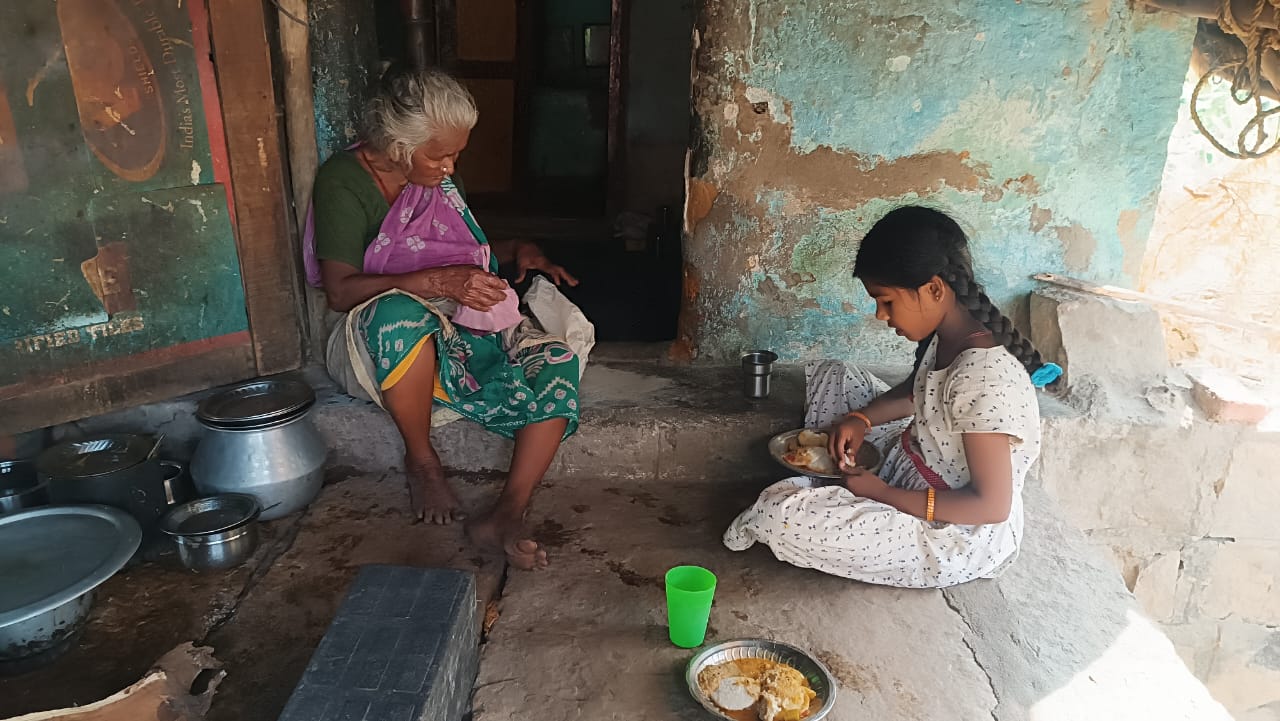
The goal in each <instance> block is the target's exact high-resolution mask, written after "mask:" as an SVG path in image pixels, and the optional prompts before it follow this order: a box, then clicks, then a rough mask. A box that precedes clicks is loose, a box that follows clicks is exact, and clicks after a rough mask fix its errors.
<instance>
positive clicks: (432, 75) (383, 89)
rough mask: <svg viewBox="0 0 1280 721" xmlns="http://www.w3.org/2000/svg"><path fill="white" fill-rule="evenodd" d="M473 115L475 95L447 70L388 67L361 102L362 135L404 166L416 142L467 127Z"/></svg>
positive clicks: (409, 161)
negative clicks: (371, 93)
mask: <svg viewBox="0 0 1280 721" xmlns="http://www.w3.org/2000/svg"><path fill="white" fill-rule="evenodd" d="M476 117H477V113H476V101H475V99H474V98H472V97H471V93H469V92H467V89H466V88H464V87H462V85H461V84H460V83H459V82H458V81H457V80H454V79H453V78H452V77H450V76H449V75H448V74H447V73H445V72H443V71H440V70H434V69H428V70H409V69H395V68H392V69H390V70H388V71H387V72H386V73H385V74H384V75H383V76H382V79H381V80H379V81H378V85H377V89H376V92H375V93H374V96H373V99H372V100H370V101H369V104H368V106H366V108H365V111H364V118H363V124H364V128H363V131H364V132H363V136H364V141H365V142H366V143H368V144H369V145H370V146H371V147H372V148H373V149H374V150H377V151H379V152H382V153H385V154H386V155H387V157H389V158H390V159H391V160H392V162H395V163H397V164H399V165H401V166H403V167H404V168H406V169H408V167H409V166H410V164H411V160H410V156H411V155H412V154H413V151H414V149H415V148H417V147H418V146H420V145H422V144H423V143H426V142H427V141H429V140H430V139H431V138H433V137H435V136H436V135H437V134H438V133H441V132H449V131H453V130H470V129H471V128H473V127H475V125H476Z"/></svg>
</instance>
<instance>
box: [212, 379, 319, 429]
mask: <svg viewBox="0 0 1280 721" xmlns="http://www.w3.org/2000/svg"><path fill="white" fill-rule="evenodd" d="M315 402H316V392H315V391H314V390H312V389H311V386H309V385H307V384H306V383H303V382H302V381H299V380H286V379H271V380H259V381H252V382H249V383H242V384H240V385H238V386H235V387H234V388H229V389H227V390H225V391H220V392H218V393H215V394H213V395H211V396H209V397H208V398H206V399H204V400H203V401H201V403H200V406H199V407H198V408H197V409H196V418H197V419H198V420H199V421H200V422H201V423H203V424H205V425H207V426H212V427H214V428H245V427H247V426H256V425H262V424H266V423H270V422H272V421H274V420H278V419H280V418H282V417H284V416H290V415H294V414H297V413H299V412H300V411H303V410H306V409H307V408H310V407H311V406H312V405H313V404H314V403H315Z"/></svg>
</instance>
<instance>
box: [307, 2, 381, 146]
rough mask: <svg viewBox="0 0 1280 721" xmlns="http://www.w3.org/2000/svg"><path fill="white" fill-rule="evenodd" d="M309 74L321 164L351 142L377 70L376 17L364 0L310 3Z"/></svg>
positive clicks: (371, 6) (353, 140)
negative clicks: (313, 95)
mask: <svg viewBox="0 0 1280 721" xmlns="http://www.w3.org/2000/svg"><path fill="white" fill-rule="evenodd" d="M308 17H309V19H310V31H311V37H310V40H311V75H312V83H313V88H314V94H315V108H316V111H315V112H316V146H317V147H318V148H319V151H320V162H321V163H323V162H324V161H325V160H327V159H328V158H329V156H330V155H332V154H333V153H335V152H337V151H339V150H341V149H343V148H345V147H346V146H348V145H350V144H351V143H353V142H355V140H356V134H357V123H358V121H359V119H360V113H361V111H362V108H363V106H364V101H365V97H366V91H367V89H368V86H369V83H370V82H371V81H372V80H373V79H374V78H376V74H377V70H378V37H377V17H376V14H375V12H374V4H373V3H370V2H364V1H363V0H312V2H311V5H310V9H309V14H308Z"/></svg>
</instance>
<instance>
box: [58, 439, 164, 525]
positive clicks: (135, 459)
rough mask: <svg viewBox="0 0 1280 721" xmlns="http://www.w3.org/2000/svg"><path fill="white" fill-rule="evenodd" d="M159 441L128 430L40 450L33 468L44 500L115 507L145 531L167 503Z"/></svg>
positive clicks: (162, 511) (161, 513)
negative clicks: (45, 491) (46, 497)
mask: <svg viewBox="0 0 1280 721" xmlns="http://www.w3.org/2000/svg"><path fill="white" fill-rule="evenodd" d="M159 445H160V439H159V438H157V437H155V436H144V435H136V434H128V433H118V434H112V435H106V436H98V437H96V438H89V439H85V440H78V441H66V442H63V443H59V444H58V445H56V446H53V447H51V448H49V449H47V450H46V451H45V452H44V453H41V454H40V457H39V458H38V459H37V460H36V468H37V469H38V470H39V472H40V477H41V478H43V479H44V480H45V481H46V482H47V484H48V487H49V500H50V502H52V503H101V504H103V505H107V506H115V507H116V508H120V509H122V510H125V511H127V512H129V514H130V515H132V516H133V517H134V518H135V519H137V521H138V525H140V526H142V527H143V529H147V528H150V527H152V526H154V525H155V522H156V520H157V519H159V518H160V516H162V515H163V514H164V512H165V509H166V508H167V506H168V503H167V499H166V497H165V486H164V477H165V472H164V469H163V468H162V467H161V465H160V461H159V460H158V459H157V458H156V457H155V451H156V448H157V447H158V446H159Z"/></svg>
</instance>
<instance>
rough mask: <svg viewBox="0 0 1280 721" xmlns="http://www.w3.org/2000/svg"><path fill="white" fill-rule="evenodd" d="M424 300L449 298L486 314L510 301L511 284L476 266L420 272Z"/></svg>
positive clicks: (451, 266) (460, 266) (458, 266)
mask: <svg viewBox="0 0 1280 721" xmlns="http://www.w3.org/2000/svg"><path fill="white" fill-rule="evenodd" d="M419 274H420V275H421V276H422V280H423V292H421V293H419V294H420V295H421V296H422V297H424V298H440V297H444V298H449V299H451V300H455V301H457V302H459V303H461V304H462V305H465V306H467V307H468V308H473V309H475V310H478V311H481V312H484V311H487V310H489V309H490V308H492V307H493V306H495V305H497V304H498V303H501V302H502V301H503V300H504V299H506V297H507V296H506V292H507V288H508V287H509V286H508V285H507V281H505V280H503V279H501V278H499V277H498V276H496V275H494V274H493V273H490V272H488V271H486V270H484V269H482V268H480V267H478V266H474V265H450V266H446V267H444V268H430V269H427V270H424V271H419Z"/></svg>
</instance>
